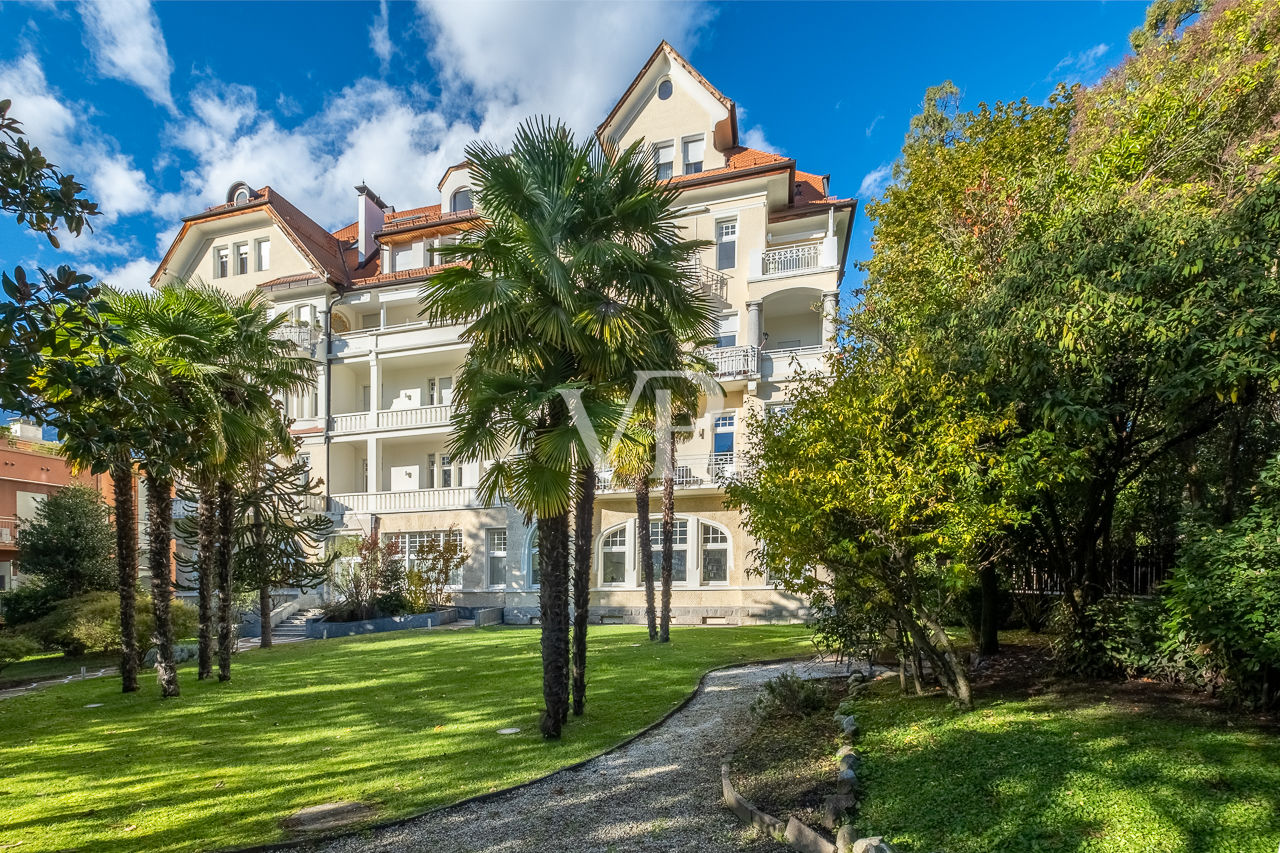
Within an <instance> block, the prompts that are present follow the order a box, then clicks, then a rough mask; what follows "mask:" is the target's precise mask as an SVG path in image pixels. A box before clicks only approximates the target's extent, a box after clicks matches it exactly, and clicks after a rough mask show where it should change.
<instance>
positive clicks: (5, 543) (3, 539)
mask: <svg viewBox="0 0 1280 853" xmlns="http://www.w3.org/2000/svg"><path fill="white" fill-rule="evenodd" d="M21 523H22V520H21V519H19V518H15V517H13V516H0V547H9V548H16V547H17V545H18V526H19V525H20V524H21Z"/></svg>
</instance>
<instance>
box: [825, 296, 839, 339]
mask: <svg viewBox="0 0 1280 853" xmlns="http://www.w3.org/2000/svg"><path fill="white" fill-rule="evenodd" d="M839 311H840V291H838V290H829V291H827V292H826V293H824V294H822V346H823V347H824V348H826V349H833V348H834V347H835V341H834V340H833V339H834V338H835V336H836V318H837V317H838V316H839Z"/></svg>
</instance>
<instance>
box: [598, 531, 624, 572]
mask: <svg viewBox="0 0 1280 853" xmlns="http://www.w3.org/2000/svg"><path fill="white" fill-rule="evenodd" d="M626 580H627V526H626V525H625V524H622V525H619V526H618V527H615V528H613V529H612V530H608V531H605V533H604V535H603V536H601V538H600V582H601V583H605V584H619V583H626Z"/></svg>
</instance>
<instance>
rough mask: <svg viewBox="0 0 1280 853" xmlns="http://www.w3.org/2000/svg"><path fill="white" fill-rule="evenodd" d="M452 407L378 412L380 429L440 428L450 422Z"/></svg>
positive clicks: (422, 407)
mask: <svg viewBox="0 0 1280 853" xmlns="http://www.w3.org/2000/svg"><path fill="white" fill-rule="evenodd" d="M450 411H452V407H450V406H447V405H440V406H419V407H417V408H414V409H389V410H387V411H385V412H378V428H379V429H395V428H398V427H416V426H438V425H439V424H447V423H448V422H449V413H450Z"/></svg>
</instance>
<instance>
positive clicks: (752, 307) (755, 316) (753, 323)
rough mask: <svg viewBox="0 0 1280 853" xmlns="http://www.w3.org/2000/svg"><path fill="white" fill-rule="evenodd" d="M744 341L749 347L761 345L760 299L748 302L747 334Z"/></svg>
mask: <svg viewBox="0 0 1280 853" xmlns="http://www.w3.org/2000/svg"><path fill="white" fill-rule="evenodd" d="M744 343H745V344H746V345H747V346H749V347H758V346H760V300H759V299H757V300H756V301H754V302H748V303H747V334H746V340H745V341H744Z"/></svg>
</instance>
